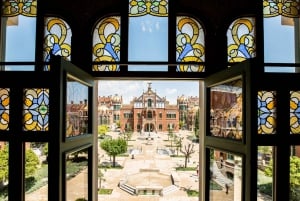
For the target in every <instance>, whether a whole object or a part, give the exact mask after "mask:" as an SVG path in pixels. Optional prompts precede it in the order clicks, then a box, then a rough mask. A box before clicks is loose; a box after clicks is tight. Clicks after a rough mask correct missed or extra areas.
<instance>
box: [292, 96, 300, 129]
mask: <svg viewBox="0 0 300 201" xmlns="http://www.w3.org/2000/svg"><path fill="white" fill-rule="evenodd" d="M290 129H291V130H290V134H300V91H291V92H290Z"/></svg>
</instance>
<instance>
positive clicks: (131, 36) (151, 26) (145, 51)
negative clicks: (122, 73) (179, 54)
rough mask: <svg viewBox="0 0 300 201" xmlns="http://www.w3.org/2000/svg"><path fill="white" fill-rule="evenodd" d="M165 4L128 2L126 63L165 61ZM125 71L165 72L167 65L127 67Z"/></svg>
mask: <svg viewBox="0 0 300 201" xmlns="http://www.w3.org/2000/svg"><path fill="white" fill-rule="evenodd" d="M168 12H169V11H168V1H166V0H158V1H148V0H129V13H128V16H129V27H128V61H129V62H167V61H168ZM128 70H129V71H167V70H168V66H167V65H163V64H162V65H129V66H128Z"/></svg>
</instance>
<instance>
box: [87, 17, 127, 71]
mask: <svg viewBox="0 0 300 201" xmlns="http://www.w3.org/2000/svg"><path fill="white" fill-rule="evenodd" d="M120 21H121V19H120V17H116V16H115V17H108V18H105V19H103V20H102V21H100V22H99V23H98V24H97V26H96V28H95V30H94V34H93V61H94V62H107V63H112V64H95V65H93V71H119V65H117V64H115V62H119V61H120V43H121V42H120V39H121V37H120Z"/></svg>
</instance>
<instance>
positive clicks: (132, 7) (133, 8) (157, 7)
mask: <svg viewBox="0 0 300 201" xmlns="http://www.w3.org/2000/svg"><path fill="white" fill-rule="evenodd" d="M147 14H149V15H153V16H161V17H163V16H168V1H166V0H129V16H131V17H134V16H143V15H147Z"/></svg>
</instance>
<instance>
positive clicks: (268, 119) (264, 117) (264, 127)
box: [257, 91, 277, 134]
mask: <svg viewBox="0 0 300 201" xmlns="http://www.w3.org/2000/svg"><path fill="white" fill-rule="evenodd" d="M257 108H258V114H257V115H258V120H257V121H258V134H275V133H276V114H277V113H276V111H277V110H276V91H259V92H258V94H257Z"/></svg>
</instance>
